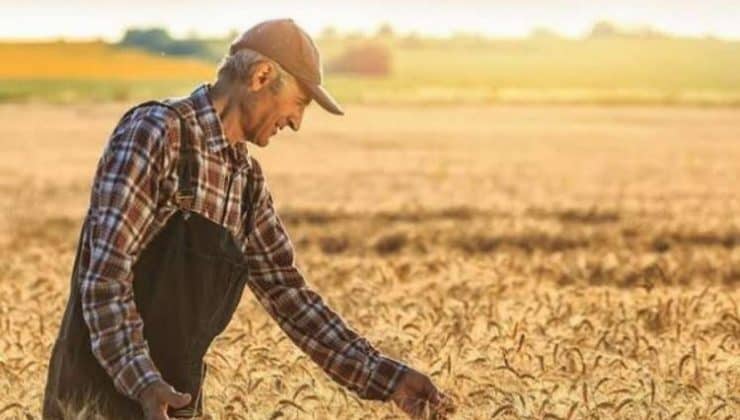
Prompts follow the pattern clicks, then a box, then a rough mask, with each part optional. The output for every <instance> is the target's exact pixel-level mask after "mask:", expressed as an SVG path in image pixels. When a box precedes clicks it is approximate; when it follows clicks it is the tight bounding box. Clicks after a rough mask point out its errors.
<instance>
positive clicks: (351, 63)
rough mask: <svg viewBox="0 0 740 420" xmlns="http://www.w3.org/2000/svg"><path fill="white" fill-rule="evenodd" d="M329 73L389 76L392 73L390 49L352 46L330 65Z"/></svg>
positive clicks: (373, 45)
mask: <svg viewBox="0 0 740 420" xmlns="http://www.w3.org/2000/svg"><path fill="white" fill-rule="evenodd" d="M327 71H329V72H334V73H355V74H362V75H368V76H387V75H388V74H390V72H391V53H390V50H389V49H388V47H386V46H385V45H382V44H376V43H364V44H360V45H355V46H351V47H348V48H347V49H346V50H345V51H344V52H343V53H342V54H341V55H340V56H339V57H337V58H335V59H334V60H331V61H330V62H329V63H328V65H327Z"/></svg>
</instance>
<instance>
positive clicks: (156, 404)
mask: <svg viewBox="0 0 740 420" xmlns="http://www.w3.org/2000/svg"><path fill="white" fill-rule="evenodd" d="M189 402H190V394H183V393H181V392H177V391H175V388H173V387H172V386H171V385H170V384H168V383H166V382H164V381H158V382H154V383H152V384H150V385H148V386H147V387H146V388H144V390H143V391H141V394H139V404H141V408H142V409H143V410H144V418H145V419H146V420H169V417H167V407H175V408H180V407H184V406H186V405H188V403H189Z"/></svg>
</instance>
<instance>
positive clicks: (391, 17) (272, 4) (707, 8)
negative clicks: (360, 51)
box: [0, 0, 740, 41]
mask: <svg viewBox="0 0 740 420" xmlns="http://www.w3.org/2000/svg"><path fill="white" fill-rule="evenodd" d="M278 17H292V18H293V19H294V20H295V21H296V22H297V23H298V24H299V25H300V26H302V27H303V28H305V29H306V30H307V31H308V32H309V33H312V34H317V33H319V32H320V31H321V30H322V29H323V28H324V27H326V26H333V27H335V28H336V29H337V30H339V31H340V32H350V31H362V32H372V31H374V30H375V29H377V27H378V26H379V25H380V24H381V23H383V22H387V23H390V24H391V25H392V26H393V27H394V28H395V29H396V31H397V32H400V33H409V32H412V31H413V32H417V33H419V34H423V35H433V36H447V35H451V34H454V33H456V32H477V33H481V34H484V35H488V36H499V37H518V36H524V35H527V34H528V33H529V32H530V31H531V30H532V28H533V27H548V28H551V29H554V30H555V31H557V32H559V33H561V34H563V35H566V36H581V35H583V34H584V33H586V32H587V31H588V30H589V29H590V28H591V26H592V25H593V23H594V22H596V21H598V20H603V19H606V20H610V21H614V22H619V23H624V24H629V25H651V26H653V27H655V28H657V29H659V30H662V31H665V32H669V33H673V34H677V35H687V36H704V35H707V34H711V35H713V36H717V37H720V38H727V39H740V0H426V1H425V0H342V1H338V0H300V1H296V0H284V1H279V0H267V1H261V2H260V1H252V0H248V1H245V0H221V1H218V0H210V1H205V0H198V1H196V0H127V1H121V0H94V1H91V0H25V1H24V0H20V1H19V0H0V38H5V39H50V38H52V39H58V38H65V39H69V40H73V39H91V38H103V39H105V40H108V41H116V40H118V39H119V38H120V37H121V36H122V35H123V33H124V31H125V30H126V28H129V27H151V26H158V27H164V28H166V29H168V30H169V31H170V32H171V33H172V34H173V35H175V36H187V35H192V34H198V35H200V36H223V35H225V34H227V33H229V32H230V31H232V30H239V31H241V30H244V29H247V28H248V27H250V26H251V25H253V24H255V23H257V22H259V21H262V20H265V19H271V18H278Z"/></svg>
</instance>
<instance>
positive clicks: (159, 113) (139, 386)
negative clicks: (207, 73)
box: [43, 19, 449, 419]
mask: <svg viewBox="0 0 740 420" xmlns="http://www.w3.org/2000/svg"><path fill="white" fill-rule="evenodd" d="M321 80H322V73H321V64H320V58H319V54H318V50H317V49H316V46H315V44H314V43H313V41H312V40H311V39H310V37H309V36H308V35H307V34H306V33H305V32H304V31H303V30H302V29H300V28H299V27H298V26H297V25H295V23H294V22H293V21H292V20H290V19H283V20H273V21H266V22H263V23H261V24H258V25H256V26H255V27H253V28H251V29H250V30H248V31H247V32H245V33H244V34H243V35H242V36H241V37H239V38H237V39H236V40H235V41H234V43H233V44H232V45H231V48H230V51H229V55H228V56H227V57H226V58H225V59H224V61H223V63H222V64H221V66H220V68H219V71H218V77H217V80H216V82H215V84H214V85H209V84H206V85H203V86H200V87H199V88H198V89H196V90H195V91H194V92H193V93H192V94H191V95H190V96H189V97H186V98H181V99H178V100H169V101H166V103H145V104H143V105H140V106H138V107H135V108H134V109H132V110H130V111H129V112H128V113H126V115H124V117H123V118H122V119H121V121H120V122H119V124H118V126H117V127H116V128H115V130H114V131H113V133H112V135H111V138H110V140H109V143H108V145H107V147H106V150H105V151H104V153H103V156H102V158H101V160H100V162H99V165H98V169H97V172H96V176H95V179H94V182H93V186H92V194H91V200H90V208H89V210H88V213H87V216H86V218H85V223H84V224H83V228H82V231H81V233H80V241H79V245H78V251H77V257H76V258H75V268H74V270H73V274H72V279H71V291H70V299H69V302H68V305H67V308H66V311H65V314H64V319H63V322H62V326H61V328H60V332H59V336H58V338H57V340H56V342H55V344H54V349H53V350H52V357H51V362H50V366H49V375H48V380H47V385H46V390H45V397H44V413H43V415H44V418H61V417H64V415H65V413H77V412H79V410H81V409H83V407H85V406H90V405H94V408H95V409H97V410H100V411H101V412H102V413H103V414H104V415H107V416H109V417H111V418H116V419H118V418H147V419H167V418H169V417H168V416H172V417H196V416H200V415H201V414H202V412H203V396H202V384H203V379H204V375H205V374H206V365H205V364H204V363H203V356H204V354H205V352H206V351H207V349H208V346H209V345H210V343H211V342H212V340H213V338H214V337H215V336H216V335H218V334H219V333H220V332H221V331H223V329H224V328H225V327H226V325H227V324H228V322H229V320H230V319H231V317H232V315H233V313H234V310H235V308H236V306H237V304H238V302H239V299H240V297H241V295H242V291H243V288H244V286H245V285H247V286H249V288H250V289H251V290H252V291H253V292H254V293H255V294H256V296H257V297H258V299H259V301H260V303H261V304H262V305H264V307H265V309H266V310H267V311H268V313H269V314H270V315H271V316H272V317H273V318H274V319H275V320H276V321H277V323H278V324H279V325H280V327H281V328H282V329H283V330H284V331H285V332H286V334H287V335H288V336H289V337H290V339H291V340H292V341H293V342H294V343H295V344H296V345H297V346H298V347H300V348H301V350H303V351H304V352H306V353H307V354H308V355H309V356H310V357H311V359H312V360H313V361H314V362H316V363H317V364H318V365H319V366H320V367H321V368H322V369H323V370H324V371H325V372H326V373H327V374H328V375H329V376H330V377H331V378H332V379H334V380H335V381H337V382H338V383H340V384H342V385H344V386H346V387H347V388H349V389H350V390H352V391H354V392H356V393H357V395H358V396H359V397H361V398H364V399H369V400H382V401H387V400H392V401H394V402H395V403H396V404H397V405H398V406H399V407H400V408H401V409H402V410H404V411H405V412H407V413H408V414H409V415H411V416H419V415H421V414H422V412H423V411H425V410H429V409H430V408H431V410H432V411H435V410H437V411H439V412H440V414H441V415H444V411H445V410H446V409H439V410H438V408H440V407H442V406H443V405H445V404H443V402H445V401H449V400H448V399H447V397H445V396H444V395H443V394H442V393H440V392H439V391H438V390H437V389H436V388H435V386H434V385H433V384H432V382H431V381H430V380H429V378H427V377H426V376H425V375H423V374H421V373H419V372H417V371H415V370H413V369H411V368H410V367H408V366H406V365H404V364H403V363H401V362H399V361H396V360H393V359H391V358H389V357H385V356H383V355H381V354H380V353H379V352H378V351H377V350H376V349H375V348H373V347H372V346H371V345H370V343H368V342H367V340H365V339H364V338H362V337H360V336H359V335H358V334H357V333H356V332H354V331H353V330H352V329H350V328H349V327H348V326H347V325H346V324H345V323H344V322H343V320H342V319H341V318H340V317H339V316H338V315H337V314H335V313H334V312H333V311H332V310H331V309H330V308H329V307H327V306H326V305H325V304H324V302H323V301H322V299H321V297H320V296H319V295H318V294H316V292H314V291H313V290H311V289H310V288H309V287H308V286H307V285H306V283H305V281H304V279H303V276H302V274H301V272H300V271H299V270H298V268H297V267H296V265H295V261H294V255H293V246H292V244H291V242H290V240H289V238H288V236H287V234H286V232H285V230H284V227H283V225H282V223H281V221H280V219H279V218H278V216H277V214H276V213H275V209H274V207H273V202H272V197H271V195H270V192H269V191H268V189H267V186H266V183H265V178H264V176H263V174H262V170H261V168H260V165H259V164H258V162H257V161H256V160H255V159H253V158H252V157H251V156H249V155H248V154H247V150H246V148H245V141H250V142H252V143H254V144H256V145H258V146H266V145H267V144H268V143H269V140H270V137H271V136H273V135H274V134H276V133H277V132H278V131H279V130H282V129H283V128H285V127H286V126H290V127H291V128H292V129H293V130H295V131H297V130H298V129H299V128H300V125H301V121H302V118H303V111H304V108H305V107H306V106H307V105H308V104H309V102H311V101H312V100H315V101H316V102H318V103H319V105H321V106H322V107H323V108H325V109H326V110H328V111H329V112H332V113H334V114H340V115H341V114H342V110H341V109H340V107H339V105H338V104H337V103H336V101H334V99H333V98H332V97H331V96H330V95H329V94H328V92H326V90H324V88H323V87H322V86H321ZM447 406H448V407H449V404H447Z"/></svg>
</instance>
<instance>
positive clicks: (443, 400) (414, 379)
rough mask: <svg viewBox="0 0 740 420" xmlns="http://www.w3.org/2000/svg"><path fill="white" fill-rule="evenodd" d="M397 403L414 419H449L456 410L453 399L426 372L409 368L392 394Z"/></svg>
mask: <svg viewBox="0 0 740 420" xmlns="http://www.w3.org/2000/svg"><path fill="white" fill-rule="evenodd" d="M391 399H392V400H393V402H394V403H396V405H397V406H398V407H399V408H400V409H401V410H403V411H404V412H406V414H408V415H409V417H411V418H413V419H421V418H424V419H439V420H443V419H447V416H448V415H449V414H451V413H453V412H454V411H455V405H454V403H453V402H452V399H451V398H450V397H448V396H447V395H445V394H443V393H442V392H440V391H439V390H437V388H436V387H435V386H434V384H433V383H432V381H431V380H430V379H429V378H428V377H427V376H426V375H424V374H422V373H419V372H417V371H415V370H414V369H409V370H408V371H407V372H406V373H405V374H404V375H403V377H402V378H401V382H399V384H398V386H397V387H396V390H395V391H394V392H393V395H391Z"/></svg>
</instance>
